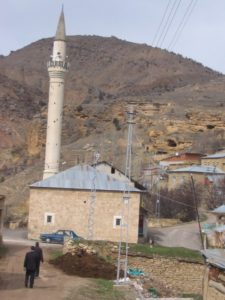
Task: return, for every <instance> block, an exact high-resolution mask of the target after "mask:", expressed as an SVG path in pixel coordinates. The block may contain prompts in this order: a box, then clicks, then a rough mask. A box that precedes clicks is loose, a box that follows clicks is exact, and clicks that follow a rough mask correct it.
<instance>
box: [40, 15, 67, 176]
mask: <svg viewBox="0 0 225 300" xmlns="http://www.w3.org/2000/svg"><path fill="white" fill-rule="evenodd" d="M66 58H67V57H66V34H65V21H64V13H63V10H62V12H61V15H60V18H59V23H58V27H57V31H56V35H55V40H54V44H53V54H52V55H51V60H50V61H49V62H48V73H49V77H50V84H49V102H48V124H47V137H46V149H45V166H44V174H43V179H45V178H47V177H50V176H52V175H55V174H56V173H58V171H59V162H60V150H61V132H62V115H63V100H64V79H65V74H66V72H67V71H68V63H67V62H66Z"/></svg>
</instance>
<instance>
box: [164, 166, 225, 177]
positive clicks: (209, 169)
mask: <svg viewBox="0 0 225 300" xmlns="http://www.w3.org/2000/svg"><path fill="white" fill-rule="evenodd" d="M178 172H180V173H182V172H185V173H204V174H205V173H206V174H217V175H219V174H221V175H225V172H224V171H223V170H221V169H219V168H216V167H213V166H201V165H193V166H190V167H186V168H179V169H175V170H169V171H168V173H178Z"/></svg>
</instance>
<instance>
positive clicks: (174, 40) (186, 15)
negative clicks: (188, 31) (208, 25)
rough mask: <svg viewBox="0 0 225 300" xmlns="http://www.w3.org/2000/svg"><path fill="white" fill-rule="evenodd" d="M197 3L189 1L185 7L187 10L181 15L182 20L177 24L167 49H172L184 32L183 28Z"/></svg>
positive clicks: (194, 0) (193, 0)
mask: <svg viewBox="0 0 225 300" xmlns="http://www.w3.org/2000/svg"><path fill="white" fill-rule="evenodd" d="M197 2H198V0H191V2H190V3H189V5H188V6H187V9H186V11H185V13H184V15H183V18H182V20H181V22H180V23H179V25H178V27H177V30H176V31H175V33H174V35H173V37H172V39H171V42H170V43H169V46H168V49H172V48H173V47H174V46H175V44H176V43H177V41H178V39H179V38H180V36H181V34H182V32H183V30H184V27H185V26H186V24H187V22H188V20H189V19H190V16H191V14H192V12H193V10H194V8H195V6H196V4H197Z"/></svg>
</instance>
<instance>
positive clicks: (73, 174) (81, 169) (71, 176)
mask: <svg viewBox="0 0 225 300" xmlns="http://www.w3.org/2000/svg"><path fill="white" fill-rule="evenodd" d="M94 178H95V181H94V184H95V188H96V190H102V191H119V192H122V191H124V190H125V189H127V188H128V187H127V183H125V182H122V181H119V180H116V179H114V178H112V177H111V176H109V175H108V174H106V173H103V172H100V171H98V170H96V169H94V168H93V167H91V166H89V165H78V166H75V167H72V168H70V169H67V170H65V171H63V172H60V173H58V174H56V175H53V176H51V177H48V178H46V179H43V180H41V181H38V182H36V183H33V184H32V185H31V187H36V188H57V189H79V190H91V189H92V188H93V180H94ZM128 184H129V191H130V192H138V193H140V192H141V190H139V189H137V188H135V187H134V186H133V184H132V183H131V182H130V183H129V182H128Z"/></svg>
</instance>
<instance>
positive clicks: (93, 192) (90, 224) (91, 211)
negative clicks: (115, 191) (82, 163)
mask: <svg viewBox="0 0 225 300" xmlns="http://www.w3.org/2000/svg"><path fill="white" fill-rule="evenodd" d="M99 158H100V154H99V153H98V152H95V153H94V159H93V168H94V172H93V178H92V183H91V196H90V202H89V215H88V236H87V239H88V240H93V237H94V214H95V203H96V185H95V181H96V164H97V162H98V160H99Z"/></svg>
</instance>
